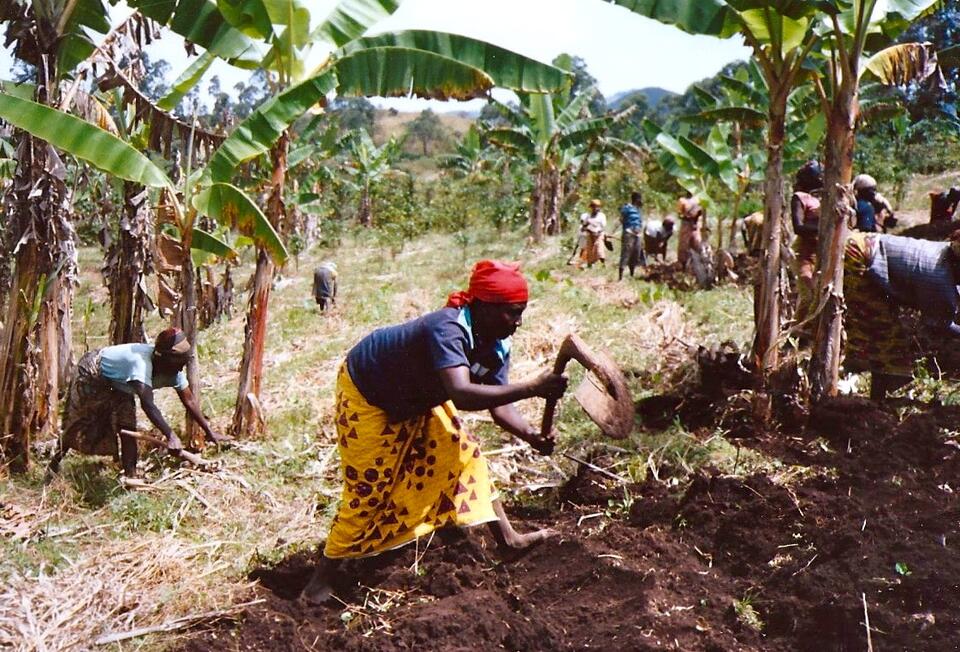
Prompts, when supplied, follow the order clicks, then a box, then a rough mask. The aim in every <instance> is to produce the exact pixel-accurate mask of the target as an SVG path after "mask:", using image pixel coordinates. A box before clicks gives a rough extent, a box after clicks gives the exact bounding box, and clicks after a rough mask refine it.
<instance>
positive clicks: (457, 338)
mask: <svg viewBox="0 0 960 652" xmlns="http://www.w3.org/2000/svg"><path fill="white" fill-rule="evenodd" d="M427 346H428V348H429V350H430V359H431V361H432V362H433V368H434V369H449V368H451V367H469V366H470V361H469V360H468V359H467V346H468V341H467V334H466V333H464V332H463V329H462V328H460V326H459V325H457V323H456V322H455V321H452V320H450V321H447V320H444V321H441V322H439V323H437V324H435V325H432V326H431V327H430V328H429V329H428V330H427Z"/></svg>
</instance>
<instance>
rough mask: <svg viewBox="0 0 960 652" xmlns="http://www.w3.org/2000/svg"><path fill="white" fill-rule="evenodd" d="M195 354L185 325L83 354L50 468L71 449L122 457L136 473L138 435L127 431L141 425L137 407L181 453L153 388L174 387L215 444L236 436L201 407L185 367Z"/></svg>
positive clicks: (128, 473)
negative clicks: (217, 427)
mask: <svg viewBox="0 0 960 652" xmlns="http://www.w3.org/2000/svg"><path fill="white" fill-rule="evenodd" d="M192 356H193V353H192V351H191V347H190V342H189V341H188V340H187V337H186V335H184V333H183V331H182V330H180V329H179V328H168V329H166V330H164V331H162V332H161V333H160V334H159V335H157V339H156V341H155V342H154V343H153V344H117V345H115V346H108V347H106V348H103V349H100V350H94V351H88V352H86V353H84V354H83V356H82V357H81V358H80V361H79V362H78V363H77V368H76V371H75V373H74V377H73V380H72V381H71V383H70V387H69V389H68V390H67V404H66V408H65V409H64V412H63V426H62V428H61V435H60V441H59V445H58V447H57V451H56V453H54V456H53V459H52V460H51V461H50V466H49V468H48V473H56V472H57V471H59V469H60V461H61V460H62V459H63V456H64V455H65V454H66V453H67V451H69V450H70V449H71V448H72V449H74V450H77V451H79V452H80V453H83V454H85V455H111V456H112V457H114V459H116V458H117V450H118V448H117V441H118V437H119V443H120V446H119V457H120V462H121V464H122V466H123V473H124V475H126V476H127V477H130V478H132V477H136V472H137V440H136V439H134V438H133V437H129V436H127V435H121V434H120V431H121V430H130V431H136V430H137V406H136V403H135V402H134V397H136V398H137V399H138V400H139V401H140V408H141V409H142V410H143V411H144V413H145V414H146V415H147V418H148V419H150V422H151V423H152V424H153V425H154V426H156V428H157V430H159V431H160V432H161V434H163V436H164V438H165V439H166V442H167V450H169V451H170V452H172V453H177V452H179V451H180V450H181V449H182V448H183V446H182V444H181V443H180V439H179V438H178V437H177V435H176V434H175V433H174V432H173V430H172V429H171V428H170V426H169V425H168V424H167V422H166V420H165V419H164V418H163V415H162V414H161V413H160V410H159V408H157V405H156V403H155V402H154V398H153V392H154V390H156V389H160V388H161V387H173V388H174V389H175V390H176V391H177V396H178V397H179V398H180V402H181V403H182V404H183V406H184V408H186V410H187V413H188V414H189V415H190V416H191V417H192V418H193V420H194V421H196V422H197V424H198V425H199V426H200V427H201V428H202V429H203V432H204V434H205V436H206V438H207V439H208V440H210V441H212V442H215V443H218V444H219V443H223V442H227V441H230V439H229V438H228V437H224V436H223V435H221V434H219V433H217V432H215V431H214V430H213V429H211V428H210V424H209V423H207V420H206V419H205V418H204V416H203V413H202V412H201V411H200V405H199V404H198V403H197V399H196V397H195V396H194V395H193V392H191V391H190V387H189V385H188V383H187V377H186V374H184V372H183V368H184V367H185V366H186V364H187V363H188V362H189V361H190V358H191V357H192Z"/></svg>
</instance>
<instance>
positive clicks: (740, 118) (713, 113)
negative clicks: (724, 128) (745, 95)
mask: <svg viewBox="0 0 960 652" xmlns="http://www.w3.org/2000/svg"><path fill="white" fill-rule="evenodd" d="M680 119H681V120H683V121H684V122H701V123H702V122H706V123H712V122H717V121H718V120H725V121H727V122H740V123H742V124H744V125H750V126H754V127H760V126H763V125H764V124H766V121H767V114H766V113H764V112H763V111H757V110H756V109H754V108H752V107H749V106H720V107H717V108H715V109H706V110H704V111H701V112H700V113H695V114H693V115H685V116H681V117H680Z"/></svg>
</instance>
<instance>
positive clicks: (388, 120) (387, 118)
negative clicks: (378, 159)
mask: <svg viewBox="0 0 960 652" xmlns="http://www.w3.org/2000/svg"><path fill="white" fill-rule="evenodd" d="M418 115H420V113H419V112H412V111H410V112H407V111H396V110H394V109H377V110H376V113H375V114H374V124H375V125H376V126H375V127H374V140H376V141H377V142H378V143H382V142H384V141H385V140H387V139H388V138H390V136H396V137H397V138H400V137H402V136H403V134H404V133H405V132H406V129H407V123H409V122H411V121H412V120H414V119H415V118H416V117H417V116H418ZM437 117H438V118H440V124H442V125H443V127H444V129H445V130H446V131H447V132H448V133H449V134H450V136H451V138H452V139H453V140H460V139H461V138H463V134H465V133H466V132H467V129H469V128H470V125H471V124H473V123H474V121H475V118H474V117H472V116H471V114H470V113H468V112H466V111H459V112H452V111H451V112H443V113H440V112H438V113H437Z"/></svg>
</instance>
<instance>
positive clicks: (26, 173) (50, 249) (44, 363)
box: [0, 98, 76, 472]
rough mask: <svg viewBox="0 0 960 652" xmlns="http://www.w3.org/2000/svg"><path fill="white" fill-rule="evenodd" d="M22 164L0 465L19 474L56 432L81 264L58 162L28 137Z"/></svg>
mask: <svg viewBox="0 0 960 652" xmlns="http://www.w3.org/2000/svg"><path fill="white" fill-rule="evenodd" d="M41 99H42V98H41ZM17 162H18V165H17V174H16V177H15V178H14V181H13V188H12V191H11V192H12V202H10V208H11V210H10V213H9V217H8V228H9V229H10V234H9V235H10V238H11V242H16V243H17V250H16V253H15V254H14V271H13V276H12V279H11V283H10V289H9V294H8V297H7V300H6V302H5V303H6V314H5V315H4V319H3V324H4V326H3V331H2V334H0V459H2V462H3V463H4V464H9V468H10V470H11V471H14V472H22V471H25V470H26V469H27V468H28V466H29V461H30V442H31V440H32V439H34V438H37V437H41V438H42V437H45V436H46V435H49V434H51V433H52V431H53V430H54V429H55V428H56V413H57V394H58V389H59V380H60V370H59V361H60V359H61V357H62V356H61V352H60V345H61V341H60V337H59V336H58V333H57V328H58V326H61V325H62V324H63V320H64V319H69V316H70V315H69V293H68V290H69V287H70V283H71V279H72V276H73V274H74V272H75V264H76V260H75V249H74V243H73V229H72V225H71V224H70V221H69V217H68V207H69V200H68V196H67V195H68V191H67V188H66V185H65V184H64V182H63V180H64V174H63V164H62V163H61V162H60V159H59V157H58V156H57V155H56V153H55V152H54V150H53V149H52V148H51V147H50V146H49V145H47V144H46V143H45V142H43V141H41V140H37V139H34V138H32V137H31V136H29V135H27V134H23V135H22V136H21V140H20V144H19V146H18V148H17ZM65 302H66V307H65V306H64V304H65Z"/></svg>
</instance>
